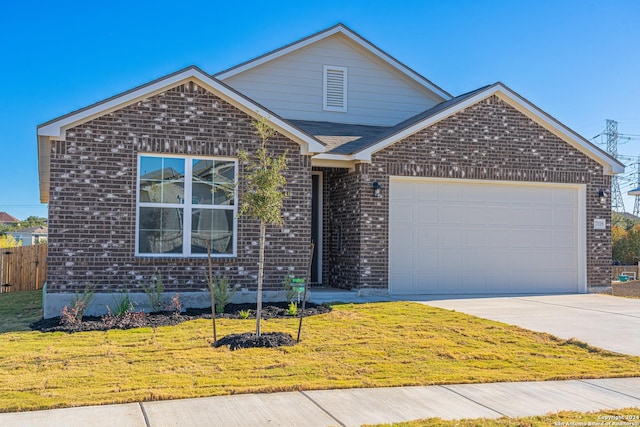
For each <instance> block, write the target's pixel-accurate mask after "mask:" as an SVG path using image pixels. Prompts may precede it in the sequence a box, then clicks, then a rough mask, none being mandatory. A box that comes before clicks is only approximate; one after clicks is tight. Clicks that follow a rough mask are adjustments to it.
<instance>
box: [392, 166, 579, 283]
mask: <svg viewBox="0 0 640 427" xmlns="http://www.w3.org/2000/svg"><path fill="white" fill-rule="evenodd" d="M389 191H390V195H389V196H390V207H389V270H390V271H389V273H390V274H389V276H390V283H389V290H390V292H392V293H424V294H485V293H488V294H496V293H550V292H551V293H553V292H583V291H584V289H585V284H584V282H585V280H584V276H585V273H584V269H585V267H584V253H585V251H584V250H581V247H582V246H583V244H582V241H583V240H584V237H583V231H582V230H583V229H584V226H583V225H582V224H583V223H582V221H581V219H580V218H581V215H583V209H584V208H583V207H582V206H583V204H584V203H583V202H582V201H581V200H582V199H584V197H583V191H584V190H583V188H581V187H580V186H560V185H556V184H521V183H516V184H514V183H506V182H496V181H490V182H487V181H468V180H467V181H462V180H434V179H410V178H399V177H397V178H394V177H392V178H391V183H390V189H389Z"/></svg>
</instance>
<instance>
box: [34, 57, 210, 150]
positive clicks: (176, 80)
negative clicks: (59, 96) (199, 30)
mask: <svg viewBox="0 0 640 427" xmlns="http://www.w3.org/2000/svg"><path fill="white" fill-rule="evenodd" d="M195 74H196V73H195V70H193V69H189V70H185V71H183V72H181V73H177V74H174V75H172V76H170V77H167V78H166V79H161V80H158V81H156V82H154V83H152V84H149V85H145V86H142V87H140V88H139V89H136V90H133V91H130V92H126V93H125V94H123V95H122V96H115V97H113V98H110V99H109V100H107V101H105V102H100V103H97V104H95V105H94V106H92V107H89V108H87V109H83V110H81V111H79V112H77V113H75V114H73V113H72V114H69V115H67V116H64V117H62V118H61V119H59V120H53V121H51V122H48V123H46V124H44V125H40V126H39V127H38V135H41V136H49V137H51V138H52V139H64V132H65V130H66V129H68V128H70V127H73V126H77V125H79V124H82V123H85V122H88V121H90V120H93V119H94V118H96V117H99V116H102V115H104V114H108V113H110V112H112V111H115V110H117V109H119V108H122V107H123V106H125V105H129V104H133V103H134V102H136V101H140V100H142V99H145V98H148V97H150V96H153V95H155V94H157V93H160V92H162V91H164V90H166V89H167V88H169V87H173V86H178V85H179V84H181V83H184V82H186V81H188V80H189V78H190V77H193V76H194V75H195ZM198 74H201V75H202V73H198Z"/></svg>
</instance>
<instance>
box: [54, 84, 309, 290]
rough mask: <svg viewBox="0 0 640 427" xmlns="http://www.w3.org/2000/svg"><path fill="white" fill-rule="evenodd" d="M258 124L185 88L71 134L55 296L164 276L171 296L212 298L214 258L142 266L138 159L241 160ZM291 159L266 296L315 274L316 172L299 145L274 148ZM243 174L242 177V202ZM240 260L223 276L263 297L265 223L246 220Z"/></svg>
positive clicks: (59, 200) (58, 218)
mask: <svg viewBox="0 0 640 427" xmlns="http://www.w3.org/2000/svg"><path fill="white" fill-rule="evenodd" d="M251 122H252V118H251V117H250V116H248V115H247V114H245V113H243V112H242V111H240V110H238V109H237V108H235V107H234V106H232V105H231V104H229V103H227V102H225V101H224V100H222V99H220V98H219V97H217V96H215V95H213V94H211V93H209V92H207V91H206V90H204V89H202V88H201V87H199V86H197V85H196V84H194V83H186V84H183V85H180V86H178V87H176V88H173V89H170V90H167V91H165V92H162V93H160V94H157V95H155V96H152V97H149V98H148V99H144V100H142V101H139V102H136V103H135V104H133V105H130V106H128V107H126V108H123V109H120V110H117V111H115V112H112V113H109V114H106V115H104V116H101V117H99V118H96V119H94V120H92V121H90V122H87V123H84V124H82V125H79V126H77V127H75V128H72V129H69V130H68V131H67V136H66V141H58V142H54V143H53V144H52V150H51V188H50V191H51V192H50V203H49V257H48V266H49V270H48V284H47V292H52V293H59V292H74V291H75V290H76V289H82V288H84V286H86V285H87V284H92V285H95V286H96V287H97V291H98V292H113V291H122V290H139V283H149V282H150V281H151V279H152V277H153V276H154V275H155V274H157V272H161V273H162V275H163V279H164V282H165V288H166V290H167V291H171V292H186V291H198V290H202V289H205V287H206V285H205V271H206V265H207V261H206V258H171V257H162V258H151V257H135V256H134V254H135V247H134V246H135V215H136V174H137V170H136V168H137V166H136V165H137V155H138V153H167V154H183V155H189V156H195V155H202V156H222V157H233V158H235V157H236V156H237V153H238V151H239V150H247V151H248V152H250V153H252V152H254V151H255V150H256V148H257V147H258V146H259V139H258V137H257V136H256V135H255V133H254V129H253V127H252V125H251ZM270 147H271V149H273V151H274V153H275V154H279V153H282V152H283V151H284V150H285V149H286V150H288V155H287V159H288V163H287V164H288V170H287V171H286V178H287V188H286V190H287V191H288V192H290V197H289V198H288V199H287V200H286V201H285V206H284V211H283V212H284V219H285V224H284V226H283V227H268V228H267V258H266V262H265V264H266V269H265V289H280V288H281V287H282V279H283V277H284V276H285V274H286V272H287V268H289V267H293V269H294V274H296V275H298V276H303V275H304V274H305V272H306V271H307V262H308V256H307V255H306V254H308V247H309V241H310V238H311V237H310V236H311V228H310V218H311V194H310V193H311V191H310V189H311V162H310V158H309V156H303V155H300V147H299V145H298V144H297V143H295V142H293V141H291V140H289V139H288V138H286V137H284V136H282V135H279V134H278V135H276V136H275V137H274V138H272V139H271V143H270ZM244 171H245V168H244V165H240V167H239V181H240V185H239V189H238V191H239V194H240V197H241V195H242V191H243V186H242V175H243V173H244ZM237 230H238V235H237V247H238V251H237V257H236V258H233V259H227V260H224V261H216V262H215V270H216V271H222V274H225V275H226V276H228V277H230V278H231V279H232V284H236V283H237V284H240V285H241V286H243V287H248V288H249V289H255V285H256V277H257V270H258V267H257V262H258V248H259V246H258V230H259V226H258V222H257V221H255V220H250V219H247V218H245V217H241V218H240V219H238V227H237Z"/></svg>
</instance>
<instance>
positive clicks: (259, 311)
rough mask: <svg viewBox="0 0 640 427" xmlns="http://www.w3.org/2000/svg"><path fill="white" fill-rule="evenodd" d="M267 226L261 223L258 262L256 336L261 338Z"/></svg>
mask: <svg viewBox="0 0 640 427" xmlns="http://www.w3.org/2000/svg"><path fill="white" fill-rule="evenodd" d="M266 234H267V225H266V223H265V222H264V221H260V258H259V260H258V298H257V301H256V335H257V336H260V319H261V318H262V281H263V280H264V247H265V240H266Z"/></svg>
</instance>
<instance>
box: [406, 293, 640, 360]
mask: <svg viewBox="0 0 640 427" xmlns="http://www.w3.org/2000/svg"><path fill="white" fill-rule="evenodd" d="M403 299H409V300H412V301H416V302H420V303H423V304H427V305H431V306H433V307H440V308H445V309H448V310H455V311H458V312H462V313H466V314H471V315H474V316H478V317H482V318H485V319H491V320H497V321H499V322H503V323H508V324H510V325H517V326H520V327H523V328H526V329H530V330H533V331H540V332H547V333H549V334H552V335H555V336H557V337H559V338H564V339H569V338H575V339H577V340H579V341H582V342H586V343H588V344H590V345H592V346H594V347H600V348H603V349H606V350H611V351H615V352H617V353H625V354H631V355H634V356H640V299H631V298H620V297H612V296H607V295H598V294H572V295H533V296H502V297H473V296H472V297H462V296H440V297H432V298H430V297H428V296H421V297H416V298H403Z"/></svg>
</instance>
